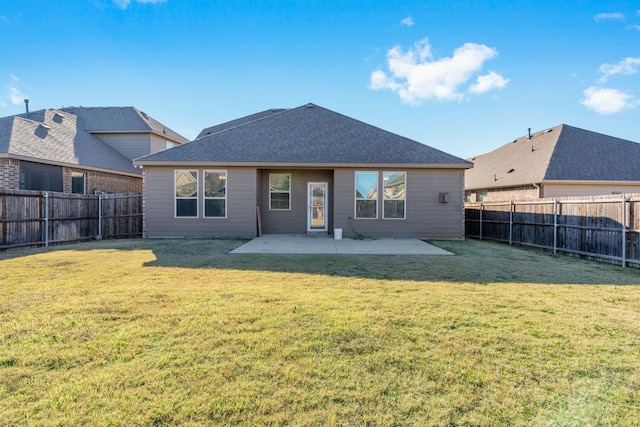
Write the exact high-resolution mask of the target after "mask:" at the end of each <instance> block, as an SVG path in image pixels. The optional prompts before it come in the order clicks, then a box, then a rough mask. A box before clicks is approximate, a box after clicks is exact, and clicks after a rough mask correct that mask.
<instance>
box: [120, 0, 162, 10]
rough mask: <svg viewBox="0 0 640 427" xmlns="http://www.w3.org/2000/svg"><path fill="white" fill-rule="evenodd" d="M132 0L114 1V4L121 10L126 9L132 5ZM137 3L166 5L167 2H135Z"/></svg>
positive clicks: (149, 0)
mask: <svg viewBox="0 0 640 427" xmlns="http://www.w3.org/2000/svg"><path fill="white" fill-rule="evenodd" d="M131 1H132V0H113V3H114V4H115V5H116V6H118V7H119V8H120V9H126V8H128V7H129V5H130V4H131ZM134 1H135V2H136V3H151V4H156V3H164V2H166V1H167V0H134Z"/></svg>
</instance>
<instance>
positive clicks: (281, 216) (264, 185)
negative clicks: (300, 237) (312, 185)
mask: <svg viewBox="0 0 640 427" xmlns="http://www.w3.org/2000/svg"><path fill="white" fill-rule="evenodd" d="M270 173H290V174H291V209H290V210H271V209H269V207H270V203H269V174H270ZM259 175H260V182H261V185H260V187H259V188H260V192H259V200H260V204H259V206H260V216H261V219H262V232H263V233H264V234H305V233H306V232H307V184H308V183H309V182H327V183H328V184H329V189H328V195H327V218H328V226H329V228H328V229H329V230H332V221H331V218H332V212H333V203H332V202H333V197H332V193H333V171H332V170H320V169H306V170H282V169H279V170H260V171H259Z"/></svg>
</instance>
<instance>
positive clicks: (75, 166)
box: [0, 153, 142, 178]
mask: <svg viewBox="0 0 640 427" xmlns="http://www.w3.org/2000/svg"><path fill="white" fill-rule="evenodd" d="M0 159H15V160H24V161H25V162H33V163H42V164H45V165H53V166H62V167H66V168H73V169H82V170H90V171H95V172H104V173H110V174H115V175H126V176H132V177H136V178H141V177H142V173H132V172H125V171H121V170H118V169H107V168H100V167H96V166H88V165H81V164H76V163H66V162H59V161H55V160H47V159H42V158H39V157H29V156H22V155H18V154H10V153H0Z"/></svg>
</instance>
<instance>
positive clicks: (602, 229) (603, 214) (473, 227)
mask: <svg viewBox="0 0 640 427" xmlns="http://www.w3.org/2000/svg"><path fill="white" fill-rule="evenodd" d="M639 203H640V194H625V195H607V196H598V197H596V196H594V197H590V198H584V197H583V198H576V197H566V198H558V199H541V200H536V201H510V202H482V203H466V204H465V233H466V236H467V237H478V238H480V239H487V240H495V241H500V242H505V241H507V242H512V243H517V244H520V245H527V246H534V247H541V248H546V249H551V250H553V251H554V253H557V252H566V253H572V254H578V255H585V256H590V257H594V258H601V259H606V260H615V261H619V262H620V263H621V264H622V266H626V265H627V264H628V263H634V264H640V209H638V204H639ZM505 206H509V210H510V214H509V217H508V218H507V217H505V215H504V214H505V213H506V212H505V209H504V208H505ZM507 227H508V228H507ZM478 230H480V233H478ZM507 235H508V239H507V238H506V237H507Z"/></svg>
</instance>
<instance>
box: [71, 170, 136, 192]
mask: <svg viewBox="0 0 640 427" xmlns="http://www.w3.org/2000/svg"><path fill="white" fill-rule="evenodd" d="M72 172H79V173H84V174H86V177H87V181H86V187H87V194H93V193H95V192H99V193H102V192H104V193H137V194H142V176H140V177H132V176H123V175H117V174H112V173H105V172H96V171H89V170H83V169H75V168H74V169H72V168H64V169H63V172H62V182H63V188H64V192H65V193H71V174H72Z"/></svg>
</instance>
